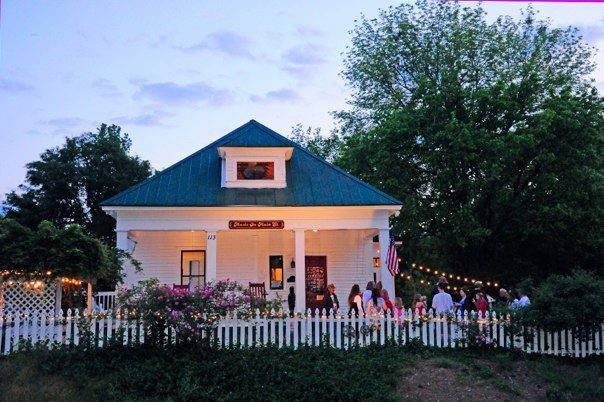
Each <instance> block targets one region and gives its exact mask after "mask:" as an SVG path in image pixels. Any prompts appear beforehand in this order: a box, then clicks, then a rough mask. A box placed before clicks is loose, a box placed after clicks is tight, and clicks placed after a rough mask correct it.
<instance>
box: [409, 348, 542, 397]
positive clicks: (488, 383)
mask: <svg viewBox="0 0 604 402" xmlns="http://www.w3.org/2000/svg"><path fill="white" fill-rule="evenodd" d="M399 394H400V395H401V397H402V398H403V400H411V401H540V400H545V399H546V398H545V395H546V394H545V387H544V386H543V384H539V383H535V376H532V375H530V373H529V369H528V368H527V366H526V363H525V362H505V363H504V364H500V363H494V362H492V361H484V360H473V361H463V362H462V361H453V360H451V359H448V358H433V359H428V360H424V361H422V362H421V363H419V364H417V366H416V367H415V368H412V369H410V370H408V371H407V373H405V374H404V375H403V378H402V382H401V386H400V388H399Z"/></svg>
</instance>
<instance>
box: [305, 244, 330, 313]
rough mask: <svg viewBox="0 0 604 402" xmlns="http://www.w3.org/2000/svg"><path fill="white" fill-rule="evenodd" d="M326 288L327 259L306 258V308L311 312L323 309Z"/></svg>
mask: <svg viewBox="0 0 604 402" xmlns="http://www.w3.org/2000/svg"><path fill="white" fill-rule="evenodd" d="M326 287H327V257H326V256H324V255H322V256H306V308H309V309H311V310H312V311H313V312H314V310H315V309H316V308H318V309H322V308H323V292H324V291H325V288H326Z"/></svg>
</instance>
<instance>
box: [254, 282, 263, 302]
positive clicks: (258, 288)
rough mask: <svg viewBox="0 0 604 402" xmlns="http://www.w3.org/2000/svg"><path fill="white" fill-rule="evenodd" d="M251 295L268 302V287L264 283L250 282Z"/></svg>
mask: <svg viewBox="0 0 604 402" xmlns="http://www.w3.org/2000/svg"><path fill="white" fill-rule="evenodd" d="M250 293H251V294H252V297H253V298H256V299H262V300H266V285H265V284H264V282H262V283H252V282H250Z"/></svg>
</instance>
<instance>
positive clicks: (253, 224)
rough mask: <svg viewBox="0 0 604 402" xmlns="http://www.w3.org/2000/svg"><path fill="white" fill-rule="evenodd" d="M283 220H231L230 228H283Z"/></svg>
mask: <svg viewBox="0 0 604 402" xmlns="http://www.w3.org/2000/svg"><path fill="white" fill-rule="evenodd" d="M284 227H285V224H284V223H283V221H229V229H283V228H284Z"/></svg>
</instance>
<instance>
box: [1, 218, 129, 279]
mask: <svg viewBox="0 0 604 402" xmlns="http://www.w3.org/2000/svg"><path fill="white" fill-rule="evenodd" d="M125 259H130V255H129V254H128V253H126V252H125V251H123V250H119V249H116V248H115V247H111V246H108V245H106V244H104V243H103V242H101V241H100V240H98V239H97V238H95V237H93V236H90V235H89V234H88V233H86V231H85V230H84V229H83V228H82V227H81V226H79V225H76V224H70V225H67V226H66V227H64V228H57V227H55V226H54V225H53V224H52V223H51V222H48V221H42V222H41V223H40V224H39V225H38V227H37V229H35V230H31V229H29V228H27V227H25V226H23V225H21V224H19V223H18V222H16V221H15V220H13V219H8V218H0V270H8V271H9V274H8V275H7V276H8V277H10V276H15V277H28V276H33V277H40V276H47V275H46V272H47V271H50V272H51V276H52V277H63V276H66V277H76V278H82V279H86V280H89V279H90V280H101V281H103V282H105V283H113V284H115V283H118V282H120V281H121V278H122V274H121V266H122V262H123V261H124V260H125ZM131 261H132V262H133V263H134V265H135V266H138V263H137V262H136V261H133V260H131Z"/></svg>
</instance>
